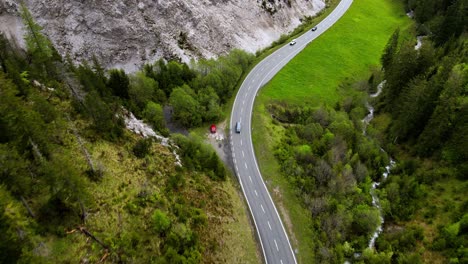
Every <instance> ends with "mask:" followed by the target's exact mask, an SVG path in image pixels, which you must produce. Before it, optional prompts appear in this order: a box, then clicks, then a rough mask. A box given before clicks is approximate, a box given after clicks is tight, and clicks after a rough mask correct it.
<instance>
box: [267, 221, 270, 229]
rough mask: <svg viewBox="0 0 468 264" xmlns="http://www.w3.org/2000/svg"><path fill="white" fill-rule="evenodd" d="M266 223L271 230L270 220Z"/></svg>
mask: <svg viewBox="0 0 468 264" xmlns="http://www.w3.org/2000/svg"><path fill="white" fill-rule="evenodd" d="M267 223H268V227H269V228H270V230H271V225H270V221H267Z"/></svg>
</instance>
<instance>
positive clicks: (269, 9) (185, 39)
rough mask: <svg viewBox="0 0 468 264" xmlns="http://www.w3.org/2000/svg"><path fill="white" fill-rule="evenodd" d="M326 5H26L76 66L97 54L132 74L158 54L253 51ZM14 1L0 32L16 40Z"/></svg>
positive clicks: (85, 1)
mask: <svg viewBox="0 0 468 264" xmlns="http://www.w3.org/2000/svg"><path fill="white" fill-rule="evenodd" d="M324 1H325V0H140V1H138V0H24V2H25V4H26V5H27V7H28V8H29V10H30V11H31V13H32V14H33V16H34V17H35V19H36V21H37V22H38V23H39V24H40V25H41V26H43V27H44V32H45V33H46V35H47V36H49V38H50V39H51V40H52V42H53V43H54V44H55V46H56V48H57V49H58V51H59V52H60V53H61V54H63V55H65V54H69V55H70V56H71V57H72V58H73V59H75V60H77V61H80V60H82V59H88V60H89V59H90V58H91V57H92V55H93V54H94V55H96V56H97V57H98V58H99V59H100V60H101V61H102V63H103V64H104V65H106V66H113V67H121V68H124V69H126V70H129V71H134V70H136V69H137V68H138V67H139V66H140V65H142V64H143V63H144V62H152V61H154V60H156V59H157V58H160V57H164V58H180V59H181V60H183V61H189V60H190V59H191V58H198V57H214V56H216V55H219V54H223V53H225V52H227V51H229V50H230V49H232V48H241V49H244V50H247V51H250V52H255V51H256V50H258V49H259V48H263V47H266V46H268V45H269V44H270V43H271V42H273V41H274V40H276V39H278V38H279V36H280V35H281V34H282V33H287V32H288V31H290V30H292V29H293V28H295V27H296V26H298V25H299V24H300V21H301V19H303V18H304V17H306V16H313V15H315V14H316V13H317V12H319V11H320V10H322V9H323V8H324V7H325V3H324ZM17 2H18V1H14V0H0V22H1V21H2V18H5V17H8V19H9V20H8V21H9V22H8V23H9V24H8V25H6V24H5V25H3V26H0V30H3V31H5V28H6V30H8V29H10V32H13V33H16V34H17V35H18V34H21V32H18V29H17V28H15V29H14V30H11V27H12V26H13V22H11V21H12V19H14V18H15V17H16V18H17V17H18V9H19V8H18V4H17ZM10 20H11V21H10ZM16 22H17V21H16ZM16 22H15V23H16ZM14 26H15V27H17V25H16V24H15V25H14Z"/></svg>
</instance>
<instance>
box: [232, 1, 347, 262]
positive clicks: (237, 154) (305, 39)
mask: <svg viewBox="0 0 468 264" xmlns="http://www.w3.org/2000/svg"><path fill="white" fill-rule="evenodd" d="M351 3H352V0H341V2H340V4H339V5H338V6H337V7H336V8H335V10H333V12H332V13H331V14H330V15H328V16H327V17H326V18H325V19H324V20H323V21H322V22H320V24H318V25H317V30H316V31H309V32H306V33H305V34H303V35H302V36H300V37H298V38H297V43H296V45H293V46H290V45H289V44H287V45H285V46H283V47H282V48H280V49H278V50H277V51H275V52H274V53H272V54H271V55H269V56H268V57H266V58H265V59H264V60H262V61H261V62H260V63H259V64H257V66H255V68H254V69H253V70H252V71H251V72H250V73H249V74H248V75H247V77H246V78H245V80H244V82H243V83H242V86H241V87H240V89H239V92H238V93H237V96H236V99H235V101H234V106H233V108H232V114H231V126H230V127H231V133H230V138H231V149H232V157H233V161H234V167H235V170H236V174H237V177H238V179H239V182H240V184H241V188H242V191H243V192H244V196H245V197H246V199H247V203H248V206H249V209H250V213H251V215H252V217H253V220H254V224H255V227H256V230H257V234H258V237H259V240H260V244H261V247H262V251H263V255H264V259H265V262H266V263H270V264H273V263H278V264H289V263H291V264H292V263H297V261H296V256H295V254H294V252H293V250H292V247H291V243H290V242H289V239H288V236H287V234H286V231H285V229H284V226H283V223H282V222H281V218H280V216H279V214H278V210H276V207H275V205H274V203H273V200H272V199H271V196H270V194H269V192H268V190H267V188H266V186H265V183H264V182H263V179H262V175H261V174H260V170H259V168H258V165H257V160H256V158H255V154H254V149H253V145H252V136H251V120H252V108H253V104H254V100H255V96H256V94H257V92H258V90H259V89H260V88H261V87H262V86H263V85H265V84H266V83H267V82H269V81H270V80H271V79H272V78H273V76H275V75H276V74H277V73H278V72H279V70H280V69H281V68H283V67H284V66H285V65H286V64H287V63H288V62H289V61H290V60H291V59H292V58H294V56H296V55H297V54H298V53H299V52H301V51H302V50H303V49H304V48H305V46H306V45H307V44H308V43H310V42H311V41H313V40H314V39H315V38H317V37H318V36H319V35H320V34H322V33H323V32H325V31H326V30H327V29H328V28H330V27H331V26H332V25H333V24H334V23H335V22H336V21H337V20H338V19H339V18H340V17H341V16H342V15H343V14H344V13H345V12H346V10H348V8H349V7H350V6H351ZM343 41H344V42H345V41H346V40H343ZM236 122H240V123H241V133H236V132H235V126H236Z"/></svg>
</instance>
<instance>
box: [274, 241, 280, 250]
mask: <svg viewBox="0 0 468 264" xmlns="http://www.w3.org/2000/svg"><path fill="white" fill-rule="evenodd" d="M274 241H275V246H276V251H279V247H278V243H276V239H275V240H274Z"/></svg>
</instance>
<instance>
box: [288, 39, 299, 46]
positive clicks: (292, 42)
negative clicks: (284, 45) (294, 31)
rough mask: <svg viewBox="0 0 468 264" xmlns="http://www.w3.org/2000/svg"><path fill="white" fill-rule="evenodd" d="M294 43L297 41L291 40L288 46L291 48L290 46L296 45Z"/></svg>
mask: <svg viewBox="0 0 468 264" xmlns="http://www.w3.org/2000/svg"><path fill="white" fill-rule="evenodd" d="M296 41H297V40H296V39H293V40H291V42H289V45H290V46H292V45H294V44H296Z"/></svg>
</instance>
